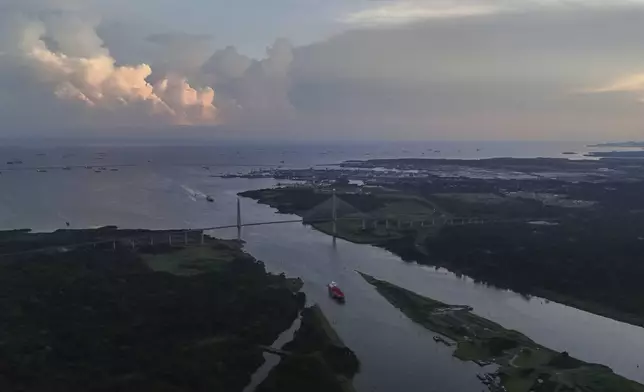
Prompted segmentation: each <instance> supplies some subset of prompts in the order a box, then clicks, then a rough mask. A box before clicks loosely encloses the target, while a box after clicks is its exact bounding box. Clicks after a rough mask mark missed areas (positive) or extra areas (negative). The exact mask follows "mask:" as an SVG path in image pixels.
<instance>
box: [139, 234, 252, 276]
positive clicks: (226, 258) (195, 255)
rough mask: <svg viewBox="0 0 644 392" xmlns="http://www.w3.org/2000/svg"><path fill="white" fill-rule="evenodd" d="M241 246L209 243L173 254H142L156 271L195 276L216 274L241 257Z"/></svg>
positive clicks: (176, 251) (226, 243)
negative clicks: (205, 273)
mask: <svg viewBox="0 0 644 392" xmlns="http://www.w3.org/2000/svg"><path fill="white" fill-rule="evenodd" d="M240 252H241V251H240V250H239V246H238V245H236V244H234V243H233V242H232V241H218V242H217V244H216V245H214V244H213V243H212V242H208V243H206V244H204V245H203V246H190V247H186V248H176V249H174V250H172V251H171V252H167V253H166V252H164V253H142V255H141V256H142V258H143V260H144V261H145V262H146V263H147V265H148V266H149V267H150V268H151V269H152V270H154V271H158V272H169V273H172V274H175V275H194V274H200V273H204V272H216V271H218V270H220V269H221V267H222V266H223V265H225V264H226V263H229V262H231V261H232V260H234V259H235V257H238V256H239V255H240Z"/></svg>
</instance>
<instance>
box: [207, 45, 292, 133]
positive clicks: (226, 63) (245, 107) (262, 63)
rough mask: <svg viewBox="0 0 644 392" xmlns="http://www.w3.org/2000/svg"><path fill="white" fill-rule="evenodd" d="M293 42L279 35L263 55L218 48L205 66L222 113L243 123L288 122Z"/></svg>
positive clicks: (290, 105)
mask: <svg viewBox="0 0 644 392" xmlns="http://www.w3.org/2000/svg"><path fill="white" fill-rule="evenodd" d="M293 58H294V53H293V46H292V45H291V44H290V42H289V41H288V40H286V39H278V40H276V41H275V43H274V44H273V45H271V46H269V47H268V48H266V56H265V57H264V58H263V59H259V60H256V59H251V58H249V57H247V56H244V55H242V54H239V53H238V52H237V50H236V49H235V48H234V47H227V48H225V49H222V50H218V51H216V52H215V53H214V54H213V55H212V56H211V57H210V59H208V61H206V62H205V64H204V65H203V67H202V72H203V73H204V77H205V78H206V80H208V81H210V82H211V83H212V84H213V85H214V86H215V89H216V90H217V91H218V94H219V97H220V98H221V102H222V105H224V106H225V108H226V110H224V114H223V116H225V117H226V120H227V121H232V122H241V123H258V122H275V121H282V122H287V121H288V120H289V119H291V118H292V116H294V109H293V106H292V104H291V101H290V98H289V90H290V75H289V73H290V69H291V64H292V62H293Z"/></svg>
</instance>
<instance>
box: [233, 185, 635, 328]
mask: <svg viewBox="0 0 644 392" xmlns="http://www.w3.org/2000/svg"><path fill="white" fill-rule="evenodd" d="M280 189H287V188H274V189H264V190H251V191H245V192H241V193H240V196H242V197H246V198H250V199H253V200H255V201H256V202H257V203H260V204H265V205H268V206H270V207H272V208H275V209H277V211H278V212H279V213H285V214H296V215H299V214H298V210H297V209H296V208H294V206H293V205H292V204H290V203H288V202H287V200H289V199H288V197H285V198H272V197H273V196H271V198H267V199H265V198H264V197H263V192H264V193H266V192H268V193H276V192H277V193H279V190H280ZM298 192H299V191H298ZM299 216H301V215H299ZM304 224H305V225H306V226H311V227H312V228H313V229H315V230H317V231H319V232H321V233H323V234H325V235H328V236H332V235H333V234H332V232H331V231H330V230H331V229H330V227H326V226H325V224H324V223H322V224H319V223H306V222H304ZM336 237H337V238H340V239H343V240H345V241H349V242H352V243H355V244H360V245H371V246H375V247H378V248H381V249H384V250H387V251H389V252H391V253H393V254H395V255H396V256H398V257H400V258H401V259H402V260H403V261H406V262H415V263H417V264H419V265H425V266H435V267H441V268H445V269H446V270H448V271H450V272H451V273H454V274H462V275H465V276H468V277H469V278H471V279H473V280H478V281H483V282H485V283H486V284H488V285H491V286H493V287H496V288H498V289H501V290H512V291H513V292H515V293H517V294H520V295H528V296H529V297H530V298H542V299H544V300H547V301H552V302H556V303H559V304H561V305H564V306H569V307H571V308H574V309H578V310H581V311H585V312H588V313H592V314H595V315H598V316H601V317H605V318H608V319H612V320H615V321H619V322H624V323H627V324H630V325H634V326H638V327H644V316H641V315H638V314H633V313H628V312H624V311H621V310H619V309H614V308H611V307H610V306H609V305H606V304H601V303H595V302H593V301H592V300H587V299H579V298H574V297H571V296H570V295H566V294H562V293H557V292H555V291H552V290H545V289H543V288H540V287H533V288H531V289H529V290H527V291H526V292H523V293H522V292H521V290H517V289H516V287H509V286H506V285H504V284H500V283H498V282H494V280H490V279H487V278H485V277H482V276H480V277H478V278H477V277H476V276H474V275H473V274H472V273H471V271H470V270H469V269H468V268H459V267H457V266H455V265H453V264H451V263H450V262H448V261H444V262H438V260H437V259H436V258H432V256H431V255H429V254H426V253H424V252H421V251H420V250H419V249H418V248H417V246H416V244H410V243H409V241H414V240H413V239H410V238H409V237H408V236H405V235H403V236H401V237H400V238H383V239H381V240H374V239H373V237H371V236H363V237H364V239H361V237H360V235H352V236H349V235H347V234H346V233H344V232H343V230H342V227H341V226H340V228H339V229H338V231H337V233H336ZM528 291H529V292H528Z"/></svg>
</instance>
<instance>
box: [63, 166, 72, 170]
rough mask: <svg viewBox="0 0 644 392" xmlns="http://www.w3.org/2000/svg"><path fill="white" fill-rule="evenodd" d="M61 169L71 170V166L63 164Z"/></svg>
mask: <svg viewBox="0 0 644 392" xmlns="http://www.w3.org/2000/svg"><path fill="white" fill-rule="evenodd" d="M63 170H72V168H71V167H69V166H65V167H63Z"/></svg>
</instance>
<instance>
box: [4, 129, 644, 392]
mask: <svg viewBox="0 0 644 392" xmlns="http://www.w3.org/2000/svg"><path fill="white" fill-rule="evenodd" d="M593 150H595V149H594V148H591V147H587V145H586V143H581V142H438V141H434V142H431V141H423V142H364V143H363V142H351V143H331V142H325V143H300V142H290V143H277V142H269V143H251V142H244V143H241V142H221V143H201V144H199V145H195V143H192V144H190V143H177V144H176V145H168V144H164V145H155V144H153V143H136V144H132V143H124V142H119V141H109V142H105V141H102V142H93V143H84V144H82V145H81V144H79V143H62V142H51V141H49V142H47V143H42V142H38V143H36V142H21V143H12V144H11V145H8V144H5V145H0V173H1V174H0V229H17V228H30V229H32V230H34V231H53V230H57V229H60V228H65V227H66V225H67V223H69V225H70V227H71V228H89V227H100V226H105V225H116V226H119V227H121V228H150V229H190V228H201V227H213V226H223V225H234V224H235V222H236V205H237V199H238V196H237V194H238V193H239V192H241V191H245V190H249V189H259V188H266V187H271V186H275V185H276V184H277V182H276V181H275V180H272V179H244V178H234V179H223V178H220V177H219V176H220V175H221V174H226V173H243V172H247V171H250V170H256V169H263V168H271V167H287V168H306V167H312V166H316V165H325V166H326V165H333V164H336V163H339V162H342V161H344V160H349V159H373V158H400V157H409V158H423V157H427V158H456V159H475V158H491V157H561V158H573V159H582V158H583V157H584V154H585V153H587V152H589V151H593ZM563 152H574V153H575V154H566V155H563V154H562V153H563ZM17 161H19V162H21V163H16V162H17ZM8 162H14V163H12V164H9V163H8ZM101 168H103V169H104V170H102V169H101ZM208 196H211V197H212V198H213V199H214V202H208V201H207V200H206V198H207V197H208ZM241 209H242V219H243V221H244V222H265V221H272V220H286V219H288V218H289V216H288V215H284V214H279V213H277V212H276V211H275V210H274V209H272V208H270V207H268V206H264V205H260V204H258V203H256V202H255V201H253V200H249V199H244V198H242V199H241ZM211 234H212V235H215V236H218V237H223V238H234V237H236V235H237V233H236V230H217V231H213V232H212V233H211ZM242 238H243V239H244V241H245V247H246V249H247V251H249V252H250V253H251V254H253V255H254V256H255V257H257V258H259V259H260V260H262V261H263V262H264V263H265V265H266V267H267V269H268V270H270V271H272V272H275V273H280V272H284V273H285V274H287V275H288V276H293V277H296V276H297V277H301V278H302V279H303V280H304V283H305V284H304V291H305V293H306V295H307V298H308V301H309V303H318V304H319V305H320V306H321V307H322V309H323V310H324V312H325V313H326V314H327V316H328V317H329V319H330V321H331V323H332V324H333V326H334V327H335V328H336V330H337V331H338V333H339V334H340V336H341V338H342V339H343V340H344V341H345V343H346V344H347V345H348V346H349V347H351V348H352V349H353V350H354V351H355V352H356V354H357V355H358V357H359V359H360V361H361V371H360V373H359V374H358V375H357V376H356V378H355V380H354V385H355V386H356V388H357V389H358V390H359V391H361V392H363V391H391V390H405V391H411V392H414V391H436V392H443V391H462V392H469V391H472V392H474V391H477V392H478V391H481V390H482V389H484V386H483V385H482V384H481V383H480V382H479V380H478V379H477V378H476V374H478V373H482V372H487V371H490V370H491V369H490V368H481V367H479V366H478V365H476V364H473V363H470V362H462V361H460V360H458V359H456V358H454V357H453V356H452V348H449V347H446V346H444V345H442V344H436V342H434V341H433V339H432V337H433V335H434V334H433V333H432V332H431V331H428V330H426V329H424V328H423V327H421V326H419V325H417V324H415V323H413V322H412V321H411V320H409V319H408V318H406V317H405V316H404V315H403V314H402V313H401V312H400V311H399V310H397V309H396V308H394V307H393V306H391V305H390V304H389V303H388V302H387V301H386V300H385V299H384V298H382V297H381V296H380V295H379V294H378V293H377V292H376V291H375V290H374V288H373V287H372V286H370V285H369V284H367V283H366V282H364V280H363V279H362V278H361V277H360V276H359V275H358V274H357V273H356V271H362V272H365V273H367V274H370V275H373V276H375V277H377V278H379V279H384V280H387V281H390V282H392V283H394V284H397V285H400V286H403V287H405V288H408V289H410V290H413V291H415V292H418V293H420V294H423V295H427V296H429V297H431V298H435V299H437V300H440V301H443V302H447V303H452V304H462V305H470V306H472V307H473V308H474V312H475V313H477V314H479V315H481V316H483V317H486V318H489V319H491V320H493V321H496V322H498V323H500V324H502V325H503V326H505V327H507V328H512V329H516V330H519V331H521V332H522V333H524V334H526V335H527V336H529V337H530V338H532V339H533V340H535V341H536V342H538V343H540V344H542V345H545V346H547V347H550V348H552V349H556V350H560V351H568V352H569V353H570V354H571V355H572V356H575V357H578V358H580V359H582V360H585V361H589V362H595V363H601V364H605V365H608V366H610V367H611V368H613V369H614V370H615V372H617V373H619V374H621V375H624V376H625V377H627V378H630V379H633V380H637V381H639V382H642V383H644V370H643V369H644V355H643V354H642V353H644V328H641V327H637V326H633V325H630V324H626V323H622V322H618V321H615V320H611V319H608V318H605V317H602V316H598V315H594V314H591V313H588V312H584V311H581V310H578V309H575V308H572V307H569V306H565V305H561V304H558V303H556V302H551V301H547V300H545V299H542V298H538V297H531V298H530V297H526V296H523V295H520V294H518V293H515V292H512V291H508V290H500V289H497V288H494V287H491V286H487V285H484V284H480V283H476V282H474V281H473V280H472V279H470V278H468V277H466V276H457V275H455V274H453V273H451V272H449V271H447V270H445V269H441V268H433V267H429V266H421V265H418V264H415V263H409V262H404V261H402V260H401V259H400V258H399V257H397V256H395V255H393V254H391V253H390V252H387V251H385V250H382V249H379V248H376V247H372V246H369V245H358V244H352V243H349V242H346V241H342V240H338V241H336V242H333V241H332V240H331V238H329V237H328V236H326V235H324V234H322V233H319V232H317V231H315V230H313V229H311V228H310V227H307V226H304V225H302V224H301V223H289V224H282V225H278V226H270V225H269V226H255V227H246V228H244V230H243V233H242ZM329 281H336V282H338V284H339V285H340V286H341V287H342V288H343V290H344V291H345V294H346V296H347V303H346V304H345V305H344V306H339V305H338V304H336V303H335V302H333V301H331V300H330V299H329V298H328V296H327V294H326V284H327V283H328V282H329Z"/></svg>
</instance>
